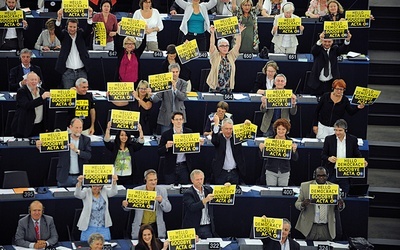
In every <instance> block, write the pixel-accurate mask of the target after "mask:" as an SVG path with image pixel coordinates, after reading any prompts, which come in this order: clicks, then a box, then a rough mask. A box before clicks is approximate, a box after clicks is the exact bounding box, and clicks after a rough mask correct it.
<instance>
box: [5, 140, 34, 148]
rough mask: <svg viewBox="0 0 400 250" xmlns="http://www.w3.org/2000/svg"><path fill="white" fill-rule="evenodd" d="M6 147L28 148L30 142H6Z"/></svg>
mask: <svg viewBox="0 0 400 250" xmlns="http://www.w3.org/2000/svg"><path fill="white" fill-rule="evenodd" d="M7 146H8V147H29V146H30V141H29V140H28V141H25V140H24V141H8V142H7Z"/></svg>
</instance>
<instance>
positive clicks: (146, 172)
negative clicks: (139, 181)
mask: <svg viewBox="0 0 400 250" xmlns="http://www.w3.org/2000/svg"><path fill="white" fill-rule="evenodd" d="M149 174H157V172H156V171H155V170H154V169H152V168H150V169H147V170H146V171H144V174H143V177H144V183H146V182H147V176H148V175H149Z"/></svg>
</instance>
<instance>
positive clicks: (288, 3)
mask: <svg viewBox="0 0 400 250" xmlns="http://www.w3.org/2000/svg"><path fill="white" fill-rule="evenodd" d="M286 5H292V7H293V12H294V4H293V3H292V2H286V3H285V4H284V5H283V6H282V8H281V13H284V12H285V7H286Z"/></svg>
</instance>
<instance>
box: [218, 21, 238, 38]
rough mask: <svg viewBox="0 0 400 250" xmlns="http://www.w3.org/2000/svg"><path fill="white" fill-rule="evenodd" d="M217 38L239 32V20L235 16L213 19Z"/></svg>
mask: <svg viewBox="0 0 400 250" xmlns="http://www.w3.org/2000/svg"><path fill="white" fill-rule="evenodd" d="M214 26H215V30H216V35H217V38H221V37H226V36H233V35H235V34H239V22H238V18H237V17H236V16H233V17H227V18H222V19H219V20H214Z"/></svg>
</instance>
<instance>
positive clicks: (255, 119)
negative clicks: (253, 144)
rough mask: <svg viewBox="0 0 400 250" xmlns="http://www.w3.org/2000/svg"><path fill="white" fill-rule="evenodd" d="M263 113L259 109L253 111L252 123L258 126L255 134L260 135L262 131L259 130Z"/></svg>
mask: <svg viewBox="0 0 400 250" xmlns="http://www.w3.org/2000/svg"><path fill="white" fill-rule="evenodd" d="M263 115H264V113H263V112H261V111H254V116H253V121H252V123H253V124H256V125H257V126H258V128H257V136H262V132H261V130H260V127H261V122H262V117H263Z"/></svg>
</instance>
